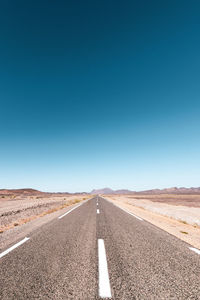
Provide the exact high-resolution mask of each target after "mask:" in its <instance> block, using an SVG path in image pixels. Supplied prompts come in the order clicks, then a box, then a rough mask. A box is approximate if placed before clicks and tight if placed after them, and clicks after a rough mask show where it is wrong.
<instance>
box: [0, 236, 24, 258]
mask: <svg viewBox="0 0 200 300" xmlns="http://www.w3.org/2000/svg"><path fill="white" fill-rule="evenodd" d="M29 239H30V238H28V237H25V238H24V239H23V240H21V241H20V242H18V243H17V244H15V245H13V246H12V247H10V248H8V249H7V250H5V251H4V252H2V253H0V258H1V257H3V256H4V255H6V254H8V253H9V252H11V251H12V250H14V249H15V248H17V247H19V246H21V245H22V244H24V243H25V242H27V241H28V240H29Z"/></svg>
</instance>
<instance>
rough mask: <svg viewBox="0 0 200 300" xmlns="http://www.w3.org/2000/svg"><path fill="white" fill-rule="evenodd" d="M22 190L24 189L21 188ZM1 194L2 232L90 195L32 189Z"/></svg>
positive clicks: (0, 227)
mask: <svg viewBox="0 0 200 300" xmlns="http://www.w3.org/2000/svg"><path fill="white" fill-rule="evenodd" d="M21 191H22V190H21ZM21 191H20V192H19V191H18V192H17V193H14V192H13V191H12V193H4V194H1V195H0V233H3V232H4V231H6V230H9V229H11V228H13V227H15V226H20V225H23V224H25V223H27V222H30V221H32V220H34V219H36V218H38V217H42V216H44V215H46V214H50V213H53V212H55V211H57V210H60V209H63V208H65V207H67V206H70V205H72V204H75V203H78V202H80V201H83V200H86V199H88V198H89V197H90V196H88V195H82V194H80V195H78V194H77V195H70V194H50V193H42V192H38V191H34V192H32V191H31V190H28V191H25V193H24V190H23V191H22V192H21Z"/></svg>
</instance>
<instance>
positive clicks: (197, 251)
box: [189, 247, 200, 255]
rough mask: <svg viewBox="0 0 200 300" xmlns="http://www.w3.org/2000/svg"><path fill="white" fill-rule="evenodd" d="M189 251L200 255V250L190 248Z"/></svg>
mask: <svg viewBox="0 0 200 300" xmlns="http://www.w3.org/2000/svg"><path fill="white" fill-rule="evenodd" d="M189 249H190V250H192V251H194V252H196V253H197V254H199V255H200V250H199V249H197V248H193V247H189Z"/></svg>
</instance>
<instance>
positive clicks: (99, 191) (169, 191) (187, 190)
mask: <svg viewBox="0 0 200 300" xmlns="http://www.w3.org/2000/svg"><path fill="white" fill-rule="evenodd" d="M91 194H104V195H105V194H113V195H120V194H123V195H125V194H129V195H130V194H147V195H155V194H200V187H196V188H194V187H191V188H185V187H180V188H177V187H172V188H166V189H152V190H146V191H141V192H136V191H130V190H126V189H124V190H112V189H110V188H103V189H96V190H95V189H94V190H92V192H91Z"/></svg>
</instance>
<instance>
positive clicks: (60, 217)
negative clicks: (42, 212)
mask: <svg viewBox="0 0 200 300" xmlns="http://www.w3.org/2000/svg"><path fill="white" fill-rule="evenodd" d="M92 199H93V198H90V199H88V200H86V201H84V202H82V203H80V204H78V205H76V206H75V207H73V208H72V209H70V210H68V211H67V212H66V213H64V214H63V215H61V216H59V217H58V219H62V218H63V217H64V216H66V215H68V214H69V213H70V212H71V211H73V210H74V209H76V208H78V207H79V206H81V205H83V204H85V203H86V202H88V201H89V200H92Z"/></svg>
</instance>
